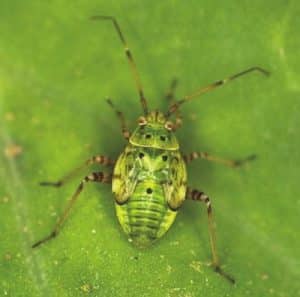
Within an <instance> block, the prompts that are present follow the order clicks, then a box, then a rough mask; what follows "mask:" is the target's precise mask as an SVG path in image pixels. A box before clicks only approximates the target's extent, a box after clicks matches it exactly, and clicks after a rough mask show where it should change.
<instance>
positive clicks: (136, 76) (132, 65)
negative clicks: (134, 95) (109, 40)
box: [91, 15, 148, 115]
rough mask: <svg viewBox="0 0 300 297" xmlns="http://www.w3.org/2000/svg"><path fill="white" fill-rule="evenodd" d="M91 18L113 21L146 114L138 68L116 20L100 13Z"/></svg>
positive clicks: (145, 101) (146, 109)
mask: <svg viewBox="0 0 300 297" xmlns="http://www.w3.org/2000/svg"><path fill="white" fill-rule="evenodd" d="M91 20H109V21H111V22H112V23H113V25H114V27H115V29H116V31H117V33H118V35H119V37H120V40H121V42H122V43H123V46H124V50H125V54H126V56H127V59H128V62H129V65H130V68H131V71H132V74H133V77H134V80H135V84H136V87H137V89H138V93H139V96H140V102H141V105H142V108H143V111H144V114H145V115H147V114H148V107H147V100H146V98H145V96H144V91H143V86H142V83H141V79H140V75H139V73H138V70H137V67H136V64H135V62H134V59H133V56H132V53H131V51H130V49H129V47H128V44H127V42H126V40H125V37H124V35H123V33H122V31H121V28H120V26H119V24H118V22H117V20H116V19H115V18H114V17H112V16H102V15H96V16H92V17H91Z"/></svg>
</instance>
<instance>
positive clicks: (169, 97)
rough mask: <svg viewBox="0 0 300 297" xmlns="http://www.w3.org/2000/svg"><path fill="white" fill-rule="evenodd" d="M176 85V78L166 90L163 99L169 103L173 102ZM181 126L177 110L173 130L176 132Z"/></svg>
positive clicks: (180, 118)
mask: <svg viewBox="0 0 300 297" xmlns="http://www.w3.org/2000/svg"><path fill="white" fill-rule="evenodd" d="M177 84H178V81H177V79H176V78H174V79H173V80H172V81H171V85H170V87H169V89H168V90H167V92H166V93H165V98H166V99H167V101H168V102H169V103H171V102H172V101H174V100H175V96H174V94H175V89H176V87H177ZM181 125H182V117H181V115H180V111H179V110H177V111H176V118H175V124H174V127H173V130H174V131H175V130H177V129H178V128H180V127H181Z"/></svg>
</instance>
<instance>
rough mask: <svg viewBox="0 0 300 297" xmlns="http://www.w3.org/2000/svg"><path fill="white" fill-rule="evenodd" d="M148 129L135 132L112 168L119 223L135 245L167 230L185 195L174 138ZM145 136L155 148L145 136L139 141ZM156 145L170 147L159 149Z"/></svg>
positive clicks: (143, 242) (180, 163) (170, 134)
mask: <svg viewBox="0 0 300 297" xmlns="http://www.w3.org/2000/svg"><path fill="white" fill-rule="evenodd" d="M150 128H151V129H150ZM150 128H149V127H144V129H143V130H144V133H142V132H140V129H137V130H136V131H135V133H134V134H133V136H132V137H131V139H130V143H129V144H128V145H127V147H126V148H125V151H124V152H123V153H122V154H121V155H120V157H119V159H118V161H117V163H116V165H115V168H114V178H113V183H112V190H113V193H114V194H115V198H116V210H117V216H118V218H119V221H120V224H121V226H122V228H123V230H124V231H125V233H127V234H128V236H129V237H130V238H131V239H132V241H133V243H135V244H136V245H138V246H147V245H149V244H151V243H152V242H153V241H154V240H156V239H158V238H159V237H161V236H162V235H163V234H164V233H165V232H166V231H167V230H168V229H169V228H170V226H171V225H172V223H173V221H174V219H175V217H176V214H177V209H178V208H179V207H180V206H181V204H182V203H183V201H184V199H185V192H186V178H187V176H186V168H185V163H184V161H183V159H182V157H181V155H180V153H179V150H178V148H177V149H176V144H177V146H178V143H177V139H176V137H175V135H174V134H173V133H167V132H166V129H153V127H150ZM147 133H148V134H150V135H151V137H150V139H152V141H153V140H154V143H155V145H148V146H147V145H146V141H149V138H147V137H144V138H143V139H142V141H140V139H139V138H140V135H147ZM163 133H164V134H163ZM161 136H164V137H166V138H165V140H161V139H160V137H161ZM144 140H145V141H144ZM167 140H168V141H167ZM137 141H139V144H136V143H137ZM160 142H163V143H169V144H170V143H171V144H172V145H171V148H169V149H163V148H161V146H160V145H159V143H160Z"/></svg>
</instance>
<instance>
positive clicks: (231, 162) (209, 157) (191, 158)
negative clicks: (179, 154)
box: [183, 152, 256, 168]
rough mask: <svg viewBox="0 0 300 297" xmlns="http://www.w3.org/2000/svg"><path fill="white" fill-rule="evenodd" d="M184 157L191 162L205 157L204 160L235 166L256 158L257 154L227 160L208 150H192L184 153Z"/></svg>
mask: <svg viewBox="0 0 300 297" xmlns="http://www.w3.org/2000/svg"><path fill="white" fill-rule="evenodd" d="M183 159H184V160H185V162H186V163H190V162H192V161H194V160H196V159H204V160H208V161H212V162H216V163H220V164H223V165H226V166H229V167H232V168H235V167H239V166H242V165H244V164H245V163H248V162H250V161H253V160H255V159H256V155H250V156H248V157H246V158H244V159H238V160H227V159H223V158H219V157H216V156H213V155H210V154H208V153H206V152H192V153H190V154H187V155H183Z"/></svg>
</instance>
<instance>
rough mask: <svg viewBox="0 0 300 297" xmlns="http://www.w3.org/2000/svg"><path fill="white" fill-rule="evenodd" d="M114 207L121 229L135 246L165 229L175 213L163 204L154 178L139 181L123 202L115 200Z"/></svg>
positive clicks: (143, 244) (150, 239)
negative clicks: (130, 194) (121, 203)
mask: <svg viewBox="0 0 300 297" xmlns="http://www.w3.org/2000/svg"><path fill="white" fill-rule="evenodd" d="M116 210H117V216H118V218H119V221H120V223H121V226H122V228H123V230H124V231H125V233H127V235H128V236H129V238H130V240H131V241H132V242H133V244H135V245H136V246H139V247H146V246H149V245H150V244H151V243H152V242H154V241H155V240H156V239H158V238H160V237H161V236H162V235H163V234H164V233H165V232H167V230H168V229H169V228H170V226H171V225H172V223H173V221H174V219H175V217H176V214H177V212H176V211H172V210H171V209H170V208H169V206H168V205H167V203H166V200H165V197H164V193H163V187H162V185H160V184H157V183H156V182H154V181H143V182H140V183H139V184H138V185H137V187H136V190H135V191H134V193H133V194H132V196H131V197H130V198H129V199H128V201H127V202H126V203H125V204H124V205H118V204H117V203H116Z"/></svg>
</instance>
